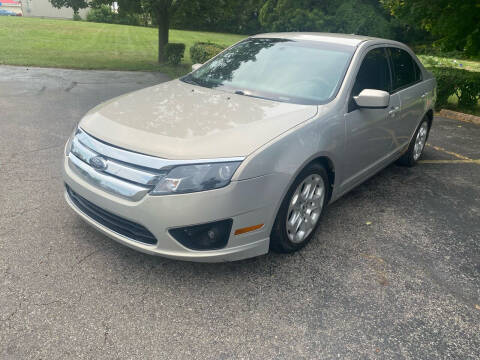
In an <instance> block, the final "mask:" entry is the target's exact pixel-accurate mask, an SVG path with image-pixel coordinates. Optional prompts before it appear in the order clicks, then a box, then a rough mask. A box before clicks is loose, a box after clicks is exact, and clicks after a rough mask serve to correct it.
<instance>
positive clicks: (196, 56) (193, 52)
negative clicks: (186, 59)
mask: <svg viewBox="0 0 480 360" xmlns="http://www.w3.org/2000/svg"><path fill="white" fill-rule="evenodd" d="M224 49H225V47H224V46H221V45H218V44H214V43H206V42H197V43H195V44H193V46H192V47H191V48H190V58H191V59H192V63H193V64H203V63H205V62H207V61H208V60H210V59H211V58H212V57H214V56H215V55H217V54H218V53H219V52H221V51H223V50H224Z"/></svg>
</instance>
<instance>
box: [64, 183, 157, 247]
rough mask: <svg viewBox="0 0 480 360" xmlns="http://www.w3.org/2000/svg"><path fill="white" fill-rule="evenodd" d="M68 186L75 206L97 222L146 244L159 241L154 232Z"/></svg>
mask: <svg viewBox="0 0 480 360" xmlns="http://www.w3.org/2000/svg"><path fill="white" fill-rule="evenodd" d="M66 187H67V193H68V196H69V197H70V200H72V202H73V203H74V204H75V206H77V207H78V208H79V209H80V210H81V211H82V212H83V213H84V214H85V215H87V216H89V217H90V218H92V219H93V220H95V221H96V222H98V223H100V224H102V225H103V226H105V227H107V228H109V229H110V230H112V231H114V232H116V233H118V234H120V235H123V236H126V237H128V238H129V239H132V240H136V241H139V242H142V243H145V244H152V245H153V244H156V243H157V239H156V238H155V236H153V234H152V233H151V232H150V231H148V230H147V229H146V228H145V227H144V226H142V225H140V224H137V223H135V222H133V221H130V220H127V219H124V218H121V217H120V216H117V215H114V214H112V213H110V212H108V211H106V210H104V209H102V208H100V207H98V206H97V205H95V204H92V203H91V202H90V201H88V200H87V199H85V198H83V197H81V196H80V195H78V194H77V193H76V192H74V191H73V190H72V189H71V188H70V187H69V186H66Z"/></svg>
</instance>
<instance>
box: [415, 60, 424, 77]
mask: <svg viewBox="0 0 480 360" xmlns="http://www.w3.org/2000/svg"><path fill="white" fill-rule="evenodd" d="M413 67H414V69H415V82H417V81H422V70H420V68H419V67H418V65H417V63H416V61H415V60H413Z"/></svg>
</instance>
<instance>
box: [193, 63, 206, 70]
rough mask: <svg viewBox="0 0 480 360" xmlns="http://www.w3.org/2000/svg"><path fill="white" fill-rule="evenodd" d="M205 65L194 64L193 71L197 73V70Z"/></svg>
mask: <svg viewBox="0 0 480 360" xmlns="http://www.w3.org/2000/svg"><path fill="white" fill-rule="evenodd" d="M202 65H203V64H193V65H192V71H195V70H197V69H199V68H200V67H201V66H202Z"/></svg>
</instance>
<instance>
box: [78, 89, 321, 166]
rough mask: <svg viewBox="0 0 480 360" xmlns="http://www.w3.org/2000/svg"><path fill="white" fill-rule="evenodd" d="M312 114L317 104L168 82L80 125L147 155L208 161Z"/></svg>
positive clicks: (95, 112)
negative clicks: (269, 98) (304, 103)
mask: <svg viewBox="0 0 480 360" xmlns="http://www.w3.org/2000/svg"><path fill="white" fill-rule="evenodd" d="M316 113H317V106H312V105H297V104H289V103H283V102H276V101H270V100H265V99H259V98H253V97H248V96H244V95H237V94H231V93H229V92H225V91H220V90H215V89H208V88H203V87H199V86H194V85H190V84H187V83H184V82H183V81H181V80H173V81H170V82H167V83H163V84H160V85H156V86H152V87H149V88H145V89H142V90H139V91H135V92H132V93H129V94H126V95H122V96H120V97H117V98H114V99H112V100H109V101H107V102H105V103H103V104H100V105H98V106H97V107H95V108H94V109H92V110H91V111H90V112H88V113H87V115H85V117H84V118H83V119H82V121H81V122H80V125H79V126H80V127H81V128H82V129H83V130H84V131H86V132H87V133H89V134H90V135H92V136H94V137H96V138H98V139H99V140H102V141H104V142H107V143H109V144H112V145H115V146H118V147H121V148H125V149H128V150H132V151H136V152H140V153H144V154H147V155H153V156H158V157H162V158H167V159H208V158H218V157H222V158H223V157H236V156H246V155H248V154H250V153H252V152H253V151H255V150H256V149H258V148H259V147H260V146H262V145H264V144H265V143H267V142H269V141H270V140H272V139H273V138H275V137H277V136H279V135H280V134H282V133H283V132H285V131H287V130H289V129H291V128H292V127H294V126H296V125H298V124H300V123H302V122H304V121H306V120H308V119H310V118H312V117H313V116H315V114H316Z"/></svg>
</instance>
